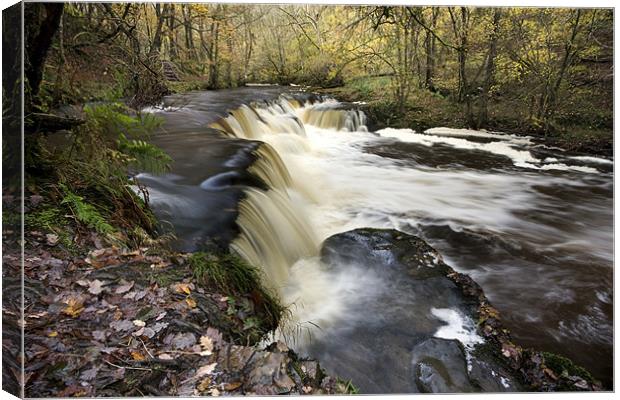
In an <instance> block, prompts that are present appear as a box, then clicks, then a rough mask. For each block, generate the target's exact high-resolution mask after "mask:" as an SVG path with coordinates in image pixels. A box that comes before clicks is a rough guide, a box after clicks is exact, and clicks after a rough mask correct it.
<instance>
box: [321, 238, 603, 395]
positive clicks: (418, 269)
mask: <svg viewBox="0 0 620 400" xmlns="http://www.w3.org/2000/svg"><path fill="white" fill-rule="evenodd" d="M321 256H322V261H323V263H324V264H325V265H326V268H327V269H328V271H330V272H331V273H336V272H337V271H343V272H345V273H354V274H359V275H360V276H372V277H375V278H373V279H375V280H374V281H373V280H372V279H370V282H371V283H370V284H369V285H366V286H365V290H364V293H360V295H359V296H357V297H356V298H355V300H356V301H355V302H354V303H353V304H349V305H348V308H347V313H348V315H356V316H359V317H356V318H358V319H357V320H355V319H351V318H349V320H347V321H346V322H347V323H348V325H347V326H346V329H342V328H339V330H337V331H335V332H334V333H333V334H332V335H330V332H329V328H325V327H322V328H323V329H324V332H325V333H324V336H325V337H326V338H327V339H325V340H324V341H320V340H316V341H315V342H314V343H313V344H312V345H311V346H310V350H309V354H311V355H312V356H313V357H316V358H317V359H319V360H321V363H322V365H323V366H324V367H325V368H327V370H328V371H329V372H330V373H334V374H336V375H338V376H342V377H346V378H350V379H352V381H353V382H354V383H355V385H356V386H358V387H359V388H360V391H361V392H362V393H414V392H418V391H419V392H433V393H435V392H445V393H461V392H480V391H483V392H507V391H555V390H573V391H574V390H597V389H600V386H599V385H598V384H597V383H596V382H592V380H591V378H590V376H589V374H587V372H586V371H584V370H583V369H580V368H577V367H572V366H571V365H570V364H568V363H566V362H563V361H561V360H560V361H557V360H559V359H558V358H557V357H549V356H546V358H545V357H543V356H542V355H541V353H540V352H537V351H534V350H527V349H523V348H521V347H520V346H518V345H517V344H515V343H513V342H512V339H511V337H510V332H509V331H508V330H507V329H505V328H504V327H503V325H502V322H501V318H500V315H499V312H498V311H497V310H496V309H495V308H494V307H493V306H492V305H491V303H490V302H489V300H488V299H487V297H486V296H485V294H484V292H483V290H482V288H481V287H480V286H479V285H478V284H477V283H476V282H475V281H474V280H473V279H471V278H470V277H469V276H467V275H464V274H461V273H458V272H456V271H454V269H452V268H451V267H450V266H448V265H447V264H445V262H444V261H443V259H442V257H441V255H440V254H439V253H438V252H437V251H435V250H434V249H433V248H432V247H431V246H429V245H428V244H427V243H426V242H425V241H424V240H422V239H421V238H418V237H415V236H412V235H408V234H405V233H403V232H399V231H396V230H383V229H370V228H362V229H355V230H352V231H348V232H344V233H340V234H337V235H334V236H332V237H330V238H328V239H327V240H326V241H325V242H324V245H323V248H322V251H321ZM373 291H374V293H372V292H373ZM369 293H371V294H369ZM438 312H439V314H438ZM441 315H445V316H446V318H442V317H441ZM336 329H338V328H336ZM472 338H473V340H472ZM447 339H458V340H461V341H464V343H460V342H459V341H457V340H447ZM545 361H546V362H547V364H549V365H552V364H553V365H552V367H553V368H548V365H545ZM553 361H556V362H553ZM567 371H570V372H571V373H567ZM549 372H551V374H550V373H549ZM573 372H574V373H573ZM564 375H565V376H566V377H564ZM573 375H574V377H573Z"/></svg>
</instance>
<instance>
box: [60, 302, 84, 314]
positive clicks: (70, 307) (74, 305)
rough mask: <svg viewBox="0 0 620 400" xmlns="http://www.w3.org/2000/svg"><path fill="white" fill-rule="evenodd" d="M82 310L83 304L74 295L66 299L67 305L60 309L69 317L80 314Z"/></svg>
mask: <svg viewBox="0 0 620 400" xmlns="http://www.w3.org/2000/svg"><path fill="white" fill-rule="evenodd" d="M82 311H84V304H83V303H82V301H81V300H80V299H77V298H74V297H72V298H70V299H69V300H67V307H65V309H64V310H62V312H63V313H64V314H66V315H68V316H70V317H73V318H75V317H77V316H78V315H80V313H81V312H82Z"/></svg>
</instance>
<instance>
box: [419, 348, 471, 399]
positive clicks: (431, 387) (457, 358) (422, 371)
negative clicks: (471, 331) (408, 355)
mask: <svg viewBox="0 0 620 400" xmlns="http://www.w3.org/2000/svg"><path fill="white" fill-rule="evenodd" d="M412 354H413V357H412V361H411V363H412V364H413V366H414V368H413V371H414V379H415V381H416V384H417V386H418V388H419V389H420V391H421V392H426V393H463V392H472V391H475V389H476V388H475V387H474V386H473V385H472V384H471V383H470V381H469V376H468V374H467V360H466V357H465V352H464V351H463V347H462V345H461V344H460V342H459V341H457V340H446V339H440V338H431V339H428V340H425V341H424V342H422V343H420V344H418V345H417V346H415V347H414V348H413V351H412Z"/></svg>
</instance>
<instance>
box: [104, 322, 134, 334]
mask: <svg viewBox="0 0 620 400" xmlns="http://www.w3.org/2000/svg"><path fill="white" fill-rule="evenodd" d="M110 326H111V327H112V328H114V330H116V331H119V332H120V331H129V330H131V329H133V328H134V324H133V322H131V321H130V320H128V319H124V320H121V321H113V322H112V323H110Z"/></svg>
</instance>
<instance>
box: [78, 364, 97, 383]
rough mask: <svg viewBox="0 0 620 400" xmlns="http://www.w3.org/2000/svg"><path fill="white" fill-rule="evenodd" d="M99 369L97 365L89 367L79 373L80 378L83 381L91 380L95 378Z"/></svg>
mask: <svg viewBox="0 0 620 400" xmlns="http://www.w3.org/2000/svg"><path fill="white" fill-rule="evenodd" d="M98 371H99V368H97V367H93V368H91V369H87V370H86V371H84V372H82V374H80V379H82V380H84V381H91V380H93V379H95V377H96V376H97V372H98Z"/></svg>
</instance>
